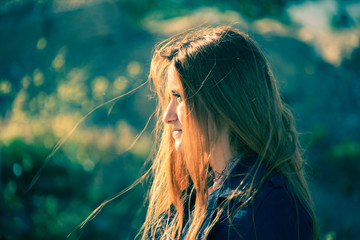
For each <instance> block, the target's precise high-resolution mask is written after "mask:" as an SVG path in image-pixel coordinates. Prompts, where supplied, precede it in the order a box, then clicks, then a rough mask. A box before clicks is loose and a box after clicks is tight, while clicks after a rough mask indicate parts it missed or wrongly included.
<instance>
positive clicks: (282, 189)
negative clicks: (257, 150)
mask: <svg viewBox="0 0 360 240" xmlns="http://www.w3.org/2000/svg"><path fill="white" fill-rule="evenodd" d="M254 228H255V229H254V232H253V233H254V234H255V235H256V239H312V222H311V218H310V216H309V214H308V212H307V210H306V207H305V206H304V203H302V201H301V200H300V199H299V198H298V197H297V196H296V194H295V192H294V191H293V189H292V187H291V186H290V185H289V183H288V182H287V180H286V179H285V177H283V176H281V175H280V174H275V175H273V176H272V177H270V178H269V179H268V181H267V182H266V183H265V184H264V186H263V187H262V188H261V189H260V190H259V193H258V195H257V197H256V199H255V202H254Z"/></svg>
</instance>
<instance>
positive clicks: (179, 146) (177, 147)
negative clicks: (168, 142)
mask: <svg viewBox="0 0 360 240" xmlns="http://www.w3.org/2000/svg"><path fill="white" fill-rule="evenodd" d="M175 149H176V151H178V152H180V153H181V152H182V144H181V141H180V140H178V141H175Z"/></svg>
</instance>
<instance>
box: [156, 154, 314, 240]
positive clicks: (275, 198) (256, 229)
mask: <svg viewBox="0 0 360 240" xmlns="http://www.w3.org/2000/svg"><path fill="white" fill-rule="evenodd" d="M256 158H257V156H256V155H255V154H254V153H245V154H244V156H243V157H242V158H241V160H240V161H239V162H238V163H237V164H236V165H235V166H234V168H233V169H232V170H231V172H230V175H229V177H228V178H227V179H226V180H225V182H224V184H223V185H222V186H221V187H220V188H218V189H216V190H214V191H213V192H212V193H210V194H209V202H208V207H207V211H206V216H205V219H204V222H203V224H202V226H201V228H200V230H199V234H198V236H197V239H198V240H200V239H201V240H205V239H207V240H223V239H231V240H240V239H246V240H265V239H266V240H272V239H274V240H285V239H286V240H289V239H291V240H292V239H297V240H308V239H312V221H311V218H310V217H309V215H308V213H307V211H306V210H305V207H304V206H303V205H302V204H301V202H300V201H299V200H298V199H297V198H296V197H295V194H294V193H293V190H292V187H291V186H290V185H289V183H288V182H287V180H286V179H285V177H283V176H282V175H280V174H278V173H274V174H272V175H271V176H270V177H269V178H268V179H267V181H266V182H265V183H264V184H263V185H262V186H261V188H260V189H258V190H257V194H256V195H255V197H254V198H253V200H252V201H250V202H249V203H248V204H247V205H246V206H243V207H242V208H241V209H238V207H237V206H240V205H241V203H242V202H241V198H233V199H232V200H231V201H230V204H229V210H230V214H231V216H232V217H231V218H230V219H232V220H231V224H230V222H229V218H228V216H227V213H225V214H223V215H222V216H221V217H220V219H219V220H218V221H217V222H216V223H215V225H214V227H213V228H212V229H211V230H210V233H209V234H208V236H207V237H206V236H205V235H206V234H205V233H206V232H207V230H208V229H209V226H210V224H211V222H212V220H213V219H214V217H215V216H216V212H217V210H218V207H219V205H220V204H221V203H222V202H223V201H224V200H226V199H227V198H228V197H229V196H231V195H232V194H233V193H234V191H236V190H237V188H238V186H239V185H240V183H241V182H242V181H243V180H244V183H245V184H247V183H249V181H251V178H247V179H244V174H246V173H248V172H249V170H250V168H251V166H252V165H253V163H255V161H256ZM261 171H263V169H260V174H258V175H257V176H258V178H259V177H260V176H261ZM258 178H257V177H256V176H255V179H258ZM189 188H190V187H189ZM192 200H194V199H192ZM191 202H193V201H191ZM187 206H188V204H187V203H185V204H184V207H185V209H184V210H185V211H184V212H185V213H187V212H188V209H187ZM173 210H174V209H173ZM172 212H173V213H174V214H176V210H174V211H172ZM224 212H227V211H224ZM170 218H171V217H170ZM184 218H185V221H184V227H183V230H182V234H181V239H186V235H187V234H188V230H189V225H190V222H191V219H192V211H191V212H190V216H189V217H188V216H184ZM170 224H171V223H170ZM160 232H161V231H159V232H157V234H156V237H155V239H159V238H160V235H161V233H160ZM149 237H150V236H149ZM165 239H169V238H165Z"/></svg>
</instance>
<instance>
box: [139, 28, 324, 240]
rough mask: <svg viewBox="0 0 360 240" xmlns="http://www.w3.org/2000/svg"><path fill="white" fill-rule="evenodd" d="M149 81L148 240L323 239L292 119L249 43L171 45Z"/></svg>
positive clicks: (237, 35) (212, 35) (202, 32)
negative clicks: (152, 133) (154, 139)
mask: <svg viewBox="0 0 360 240" xmlns="http://www.w3.org/2000/svg"><path fill="white" fill-rule="evenodd" d="M150 78H151V79H152V82H153V85H154V89H155V91H156V93H157V96H158V102H159V105H158V118H159V119H158V123H157V128H156V132H157V135H158V144H157V150H156V154H155V157H154V162H153V165H152V171H153V179H152V187H151V190H150V191H149V206H148V211H147V216H146V221H145V223H144V225H143V235H142V239H190V240H191V239H248V240H249V239H277V240H279V239H318V232H317V227H316V219H315V214H314V209H313V203H312V201H311V196H310V193H309V190H308V187H307V184H306V181H305V178H304V163H303V160H302V157H301V152H300V146H299V142H298V136H297V132H296V130H295V127H294V119H293V116H292V114H291V112H290V111H289V109H288V108H287V107H286V106H285V105H284V103H283V102H282V100H281V98H280V96H279V92H278V90H277V87H276V83H275V79H274V77H273V75H272V73H271V71H270V69H269V66H268V63H267V61H266V59H265V57H264V55H263V54H262V52H261V51H260V49H259V48H258V47H257V46H256V44H255V42H254V41H253V40H252V39H250V38H249V36H248V35H246V34H244V33H242V32H240V31H239V30H237V29H235V28H233V27H228V26H222V27H215V28H210V27H206V28H198V29H194V30H190V31H188V32H185V33H182V34H179V35H176V36H173V37H171V38H169V39H167V40H165V41H163V42H162V43H160V44H159V45H158V46H157V48H156V49H155V52H154V56H153V59H152V63H151V70H150Z"/></svg>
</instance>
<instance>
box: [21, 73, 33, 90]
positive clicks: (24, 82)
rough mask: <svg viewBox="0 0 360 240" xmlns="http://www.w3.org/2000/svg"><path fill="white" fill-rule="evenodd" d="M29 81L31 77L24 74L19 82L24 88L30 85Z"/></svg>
mask: <svg viewBox="0 0 360 240" xmlns="http://www.w3.org/2000/svg"><path fill="white" fill-rule="evenodd" d="M30 82H31V77H30V76H29V75H25V76H24V77H23V78H22V79H21V84H22V86H23V88H25V89H26V88H28V87H29V86H30Z"/></svg>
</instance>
